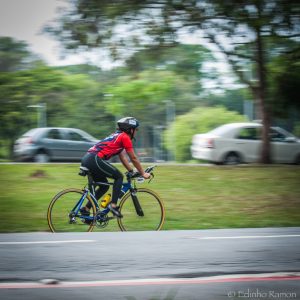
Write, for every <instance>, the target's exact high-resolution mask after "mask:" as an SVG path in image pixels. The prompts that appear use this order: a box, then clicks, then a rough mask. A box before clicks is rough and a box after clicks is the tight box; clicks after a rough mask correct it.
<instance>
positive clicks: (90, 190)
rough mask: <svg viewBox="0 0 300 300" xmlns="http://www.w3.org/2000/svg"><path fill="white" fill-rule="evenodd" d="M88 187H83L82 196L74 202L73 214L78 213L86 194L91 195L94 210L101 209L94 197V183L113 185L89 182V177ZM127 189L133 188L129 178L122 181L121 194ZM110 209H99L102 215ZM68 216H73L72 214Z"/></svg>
mask: <svg viewBox="0 0 300 300" xmlns="http://www.w3.org/2000/svg"><path fill="white" fill-rule="evenodd" d="M88 185H89V188H87V187H85V188H84V194H83V195H82V197H81V198H80V199H79V201H78V202H77V203H76V205H75V206H74V208H73V209H72V213H73V214H74V216H76V215H78V212H79V210H80V208H81V207H82V204H83V202H84V201H85V199H86V197H87V196H88V195H90V196H91V199H92V201H93V203H94V205H95V207H96V211H97V212H99V211H101V208H100V206H99V204H98V201H97V199H96V197H95V188H94V187H95V185H113V183H112V182H94V181H93V182H90V179H89V184H88ZM129 190H134V187H133V186H132V184H131V180H130V181H128V182H124V183H123V184H122V188H121V195H122V196H124V195H125V194H126V193H127V192H128V191H129ZM109 211H110V209H109V208H104V209H103V210H102V211H101V214H102V215H106V214H107V213H108V212H109ZM70 217H73V216H72V215H71V216H70ZM80 218H81V219H85V220H93V219H94V218H93V217H92V216H83V215H81V216H80Z"/></svg>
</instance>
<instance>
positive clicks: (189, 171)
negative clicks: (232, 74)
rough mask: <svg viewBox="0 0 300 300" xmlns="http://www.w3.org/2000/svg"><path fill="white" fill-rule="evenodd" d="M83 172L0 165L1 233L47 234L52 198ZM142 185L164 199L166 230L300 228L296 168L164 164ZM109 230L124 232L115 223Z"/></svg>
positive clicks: (78, 183) (299, 171)
mask: <svg viewBox="0 0 300 300" xmlns="http://www.w3.org/2000/svg"><path fill="white" fill-rule="evenodd" d="M78 167H79V165H77V164H45V165H42V164H41V165H39V164H19V165H0V183H1V189H2V193H1V195H0V220H1V221H0V222H1V223H0V224H1V225H0V232H25V231H48V225H47V220H46V212H47V207H48V204H49V202H50V200H51V198H52V197H53V196H54V195H55V194H56V193H57V192H59V191H60V190H62V189H65V188H69V187H75V188H81V187H83V186H84V184H85V180H86V179H85V178H83V177H80V176H78V175H77V173H78ZM141 186H145V187H147V188H151V189H153V190H155V191H156V192H157V193H158V194H159V195H160V196H161V198H162V199H163V200H164V203H165V207H166V222H165V225H164V228H163V229H165V230H172V229H208V228H234V227H236V228H237V227H269V226H300V168H299V167H297V166H278V165H276V166H241V167H225V166H194V165H185V166H175V165H173V166H169V165H159V166H158V167H157V168H156V172H155V178H154V180H153V181H152V182H151V184H148V183H143V184H141ZM95 230H96V231H98V230H100V229H97V228H95ZM102 230H103V229H102ZM105 230H106V231H115V230H119V229H118V227H117V225H116V222H115V221H112V222H111V223H110V224H109V225H108V227H107V228H106V229H105Z"/></svg>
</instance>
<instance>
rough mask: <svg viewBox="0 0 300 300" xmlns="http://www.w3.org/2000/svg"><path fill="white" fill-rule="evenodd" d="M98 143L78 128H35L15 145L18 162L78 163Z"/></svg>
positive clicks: (15, 156) (15, 155)
mask: <svg viewBox="0 0 300 300" xmlns="http://www.w3.org/2000/svg"><path fill="white" fill-rule="evenodd" d="M96 142H97V139H96V138H94V137H93V136H91V135H89V134H88V133H86V132H84V131H82V130H80V129H76V128H59V127H48V128H35V129H31V130H29V131H28V132H26V133H25V134H23V135H22V136H21V137H20V138H19V139H17V140H16V142H15V144H14V158H15V160H17V161H28V160H33V161H35V162H48V161H53V160H54V161H78V160H80V159H81V158H82V156H83V155H84V153H85V152H86V151H87V150H88V149H89V148H90V147H92V146H93V145H94V144H95V143H96Z"/></svg>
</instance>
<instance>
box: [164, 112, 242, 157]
mask: <svg viewBox="0 0 300 300" xmlns="http://www.w3.org/2000/svg"><path fill="white" fill-rule="evenodd" d="M244 121H247V118H246V117H245V116H242V115H240V114H238V113H237V112H234V111H229V110H226V109H225V108H224V107H221V106H220V107H197V108H195V109H193V110H191V111H190V112H189V113H187V114H185V115H181V116H179V117H177V118H176V120H175V121H174V122H173V123H172V124H171V125H170V126H169V128H168V129H167V130H166V131H165V132H164V141H165V145H164V146H165V147H166V148H167V149H168V150H169V151H171V152H172V153H173V156H174V157H175V160H176V161H180V162H183V161H187V160H190V159H191V158H192V157H191V151H190V146H191V141H192V137H193V135H194V134H197V133H205V132H208V131H210V130H212V129H214V128H216V127H218V126H220V125H223V124H226V123H234V122H244Z"/></svg>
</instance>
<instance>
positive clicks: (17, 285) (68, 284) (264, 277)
mask: <svg viewBox="0 0 300 300" xmlns="http://www.w3.org/2000/svg"><path fill="white" fill-rule="evenodd" d="M286 280H300V272H295V273H292V272H288V273H262V274H241V275H222V276H211V277H198V278H150V279H149V278H145V279H129V280H104V281H61V282H60V281H53V279H52V281H53V284H52V283H50V284H47V283H46V284H45V283H43V282H7V283H5V282H2V283H0V289H39V288H78V287H81V288H83V287H107V286H146V285H176V284H209V283H224V282H249V281H252V282H255V281H286Z"/></svg>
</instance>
